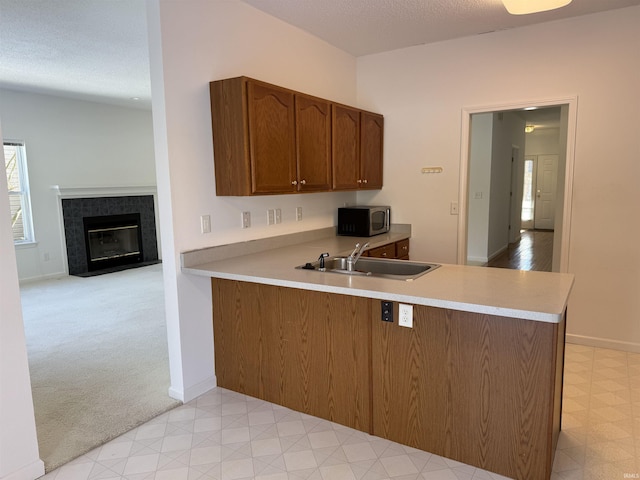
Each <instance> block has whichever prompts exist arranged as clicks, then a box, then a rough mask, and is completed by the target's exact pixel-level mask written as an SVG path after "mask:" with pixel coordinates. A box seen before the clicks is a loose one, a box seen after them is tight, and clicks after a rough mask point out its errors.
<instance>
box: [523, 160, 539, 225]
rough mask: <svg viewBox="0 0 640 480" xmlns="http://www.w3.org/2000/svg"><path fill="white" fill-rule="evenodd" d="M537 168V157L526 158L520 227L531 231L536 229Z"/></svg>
mask: <svg viewBox="0 0 640 480" xmlns="http://www.w3.org/2000/svg"><path fill="white" fill-rule="evenodd" d="M536 166H537V161H536V157H535V156H529V157H525V159H524V167H523V171H524V176H523V179H522V214H521V217H520V220H521V222H520V226H521V228H525V229H527V230H530V229H532V228H534V225H533V212H534V211H535V205H536V195H535V191H536Z"/></svg>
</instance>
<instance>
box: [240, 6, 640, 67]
mask: <svg viewBox="0 0 640 480" xmlns="http://www.w3.org/2000/svg"><path fill="white" fill-rule="evenodd" d="M243 1H244V2H245V3H248V4H250V5H253V6H254V7H256V8H258V9H260V10H262V11H264V12H266V13H269V14H271V15H273V16H274V17H278V18H280V19H282V20H284V21H285V22H287V23H290V24H292V25H296V26H297V27H299V28H301V29H303V30H306V31H307V32H310V33H312V34H314V35H316V36H318V37H320V38H322V39H324V40H325V41H327V42H328V43H330V44H332V45H335V46H336V47H338V48H341V49H342V50H345V51H347V52H349V53H351V54H353V55H355V56H361V55H368V54H372V53H378V52H383V51H388V50H395V49H398V48H404V47H408V46H413V45H420V44H423V43H433V42H439V41H442V40H449V39H452V38H459V37H466V36H470V35H477V34H481V33H487V32H492V31H496V30H505V29H508V28H514V27H521V26H524V25H531V24H535V23H541V22H548V21H551V20H558V19H561V18H568V17H575V16H579V15H585V14H589V13H595V12H600V11H604V10H612V9H616V8H622V7H627V6H631V5H638V4H640V0H573V2H572V3H571V4H569V5H568V6H566V7H563V8H560V9H557V10H551V11H547V12H541V13H536V14H533V15H511V14H509V13H508V12H507V10H506V9H505V7H504V6H503V4H502V1H501V0H243ZM531 1H535V0H531Z"/></svg>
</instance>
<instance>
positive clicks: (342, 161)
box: [332, 105, 360, 190]
mask: <svg viewBox="0 0 640 480" xmlns="http://www.w3.org/2000/svg"><path fill="white" fill-rule="evenodd" d="M332 117H333V122H332V133H333V151H332V155H333V189H334V190H351V189H357V188H358V180H360V167H359V163H360V110H357V109H355V108H351V107H346V106H344V105H333V115H332Z"/></svg>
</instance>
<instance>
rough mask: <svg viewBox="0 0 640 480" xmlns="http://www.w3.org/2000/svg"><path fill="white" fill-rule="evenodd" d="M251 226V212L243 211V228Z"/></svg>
mask: <svg viewBox="0 0 640 480" xmlns="http://www.w3.org/2000/svg"><path fill="white" fill-rule="evenodd" d="M250 226H251V212H242V228H249V227H250Z"/></svg>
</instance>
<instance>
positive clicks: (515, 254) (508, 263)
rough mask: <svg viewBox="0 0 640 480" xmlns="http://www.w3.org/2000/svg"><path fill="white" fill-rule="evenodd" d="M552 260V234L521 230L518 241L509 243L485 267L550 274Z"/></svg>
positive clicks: (541, 231)
mask: <svg viewBox="0 0 640 480" xmlns="http://www.w3.org/2000/svg"><path fill="white" fill-rule="evenodd" d="M552 259H553V232H552V231H547V230H523V231H522V232H521V236H520V240H519V241H517V242H514V243H510V244H509V246H508V248H507V249H506V250H505V251H504V252H502V253H501V254H500V255H498V256H497V257H495V258H494V259H492V260H491V261H489V262H488V263H487V265H486V266H487V267H498V268H510V269H513V270H536V271H539V272H550V271H551V268H552Z"/></svg>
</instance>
